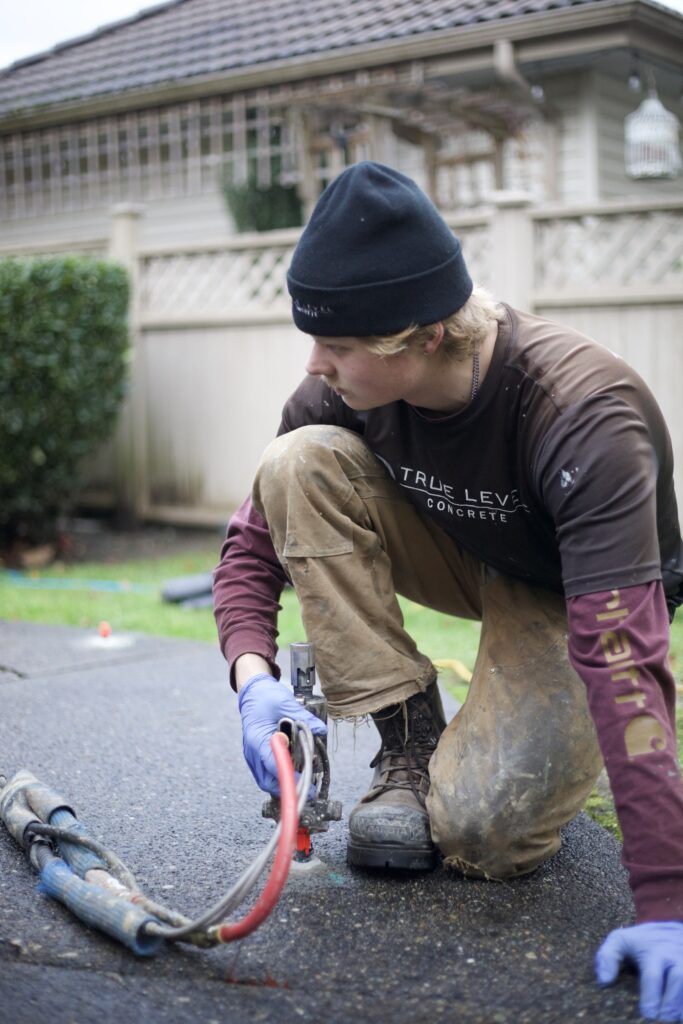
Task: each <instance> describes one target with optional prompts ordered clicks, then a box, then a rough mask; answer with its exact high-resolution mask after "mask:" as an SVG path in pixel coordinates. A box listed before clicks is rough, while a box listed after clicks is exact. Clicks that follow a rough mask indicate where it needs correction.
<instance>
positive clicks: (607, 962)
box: [595, 921, 683, 1021]
mask: <svg viewBox="0 0 683 1024" xmlns="http://www.w3.org/2000/svg"><path fill="white" fill-rule="evenodd" d="M625 960H628V961H630V962H631V963H633V964H635V965H636V966H637V968H638V971H639V972H640V1012H641V1014H642V1016H643V1017H645V1018H647V1020H661V1021H665V1020H668V1021H683V923H681V922H680V921H649V922H648V923H647V924H636V925H632V926H631V927H630V928H617V929H616V931H613V932H610V934H609V935H608V936H607V938H606V939H605V941H604V942H603V944H602V946H601V947H600V949H599V950H598V953H597V956H596V958H595V970H596V974H597V978H598V984H600V985H611V984H612V982H614V981H615V980H616V978H617V975H618V974H619V968H620V966H621V964H622V962H623V961H625Z"/></svg>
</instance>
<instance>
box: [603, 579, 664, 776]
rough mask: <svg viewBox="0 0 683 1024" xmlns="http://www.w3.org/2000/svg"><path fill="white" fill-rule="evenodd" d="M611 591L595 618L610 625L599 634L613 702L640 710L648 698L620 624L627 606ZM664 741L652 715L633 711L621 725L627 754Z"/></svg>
mask: <svg viewBox="0 0 683 1024" xmlns="http://www.w3.org/2000/svg"><path fill="white" fill-rule="evenodd" d="M611 594H612V596H611V598H610V600H608V601H607V602H606V604H605V610H604V611H602V612H598V614H597V615H596V617H595V618H596V621H597V622H598V623H599V624H600V625H602V624H605V625H609V628H608V629H605V630H603V632H602V633H601V634H600V646H601V648H602V653H603V655H604V657H605V661H606V662H607V665H608V666H609V667H610V668H611V670H612V671H611V674H610V679H611V681H612V683H614V684H615V687H616V688H617V691H618V692H615V693H614V703H615V704H620V705H623V704H633V705H635V708H636V709H637V710H638V711H640V710H642V709H644V708H645V705H646V702H647V698H646V694H645V691H644V690H642V689H641V687H640V674H639V671H638V666H637V665H636V662H635V660H634V658H633V656H632V650H631V643H630V641H629V638H628V635H627V633H626V630H625V629H623V628H621V625H622V624H623V621H624V619H626V618H627V617H628V613H629V610H628V608H627V607H626V606H625V605H624V604H623V602H622V600H621V595H620V593H619V591H618V590H612V591H611ZM666 743H667V738H666V732H665V730H664V726H663V725H662V723H661V722H660V721H659V720H658V719H656V718H655V717H654V716H653V715H648V714H636V715H635V716H634V717H633V718H631V719H630V720H629V721H628V722H627V723H626V726H625V727H624V744H625V746H626V753H627V754H628V756H629V757H641V756H642V755H643V754H652V753H655V752H656V751H658V750H664V749H665V748H666Z"/></svg>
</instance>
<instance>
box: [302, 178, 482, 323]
mask: <svg viewBox="0 0 683 1024" xmlns="http://www.w3.org/2000/svg"><path fill="white" fill-rule="evenodd" d="M287 287H288V289H289V294H290V295H291V296H292V315H293V317H294V323H295V324H296V326H297V327H298V328H299V330H301V331H305V332H306V334H317V335H319V336H320V337H336V338H339V337H344V336H348V337H364V336H367V335H370V334H391V333H394V332H396V331H401V330H403V329H404V328H406V327H409V326H410V325H411V324H417V325H422V324H433V323H436V322H437V321H438V320H443V319H445V318H446V317H447V316H450V315H451V313H455V311H456V310H458V309H460V307H461V306H463V305H464V304H465V303H466V302H467V300H468V299H469V297H470V295H471V294H472V280H471V278H470V275H469V274H468V273H467V268H466V266H465V261H464V259H463V256H462V252H461V251H460V243H459V242H458V239H457V238H456V237H455V235H454V234H453V232H452V231H451V230H450V228H449V227H448V225H447V224H446V223H445V221H444V220H443V219H442V217H441V215H440V214H439V213H438V211H437V209H436V207H435V206H434V204H433V203H432V202H431V201H430V200H429V199H428V198H427V196H426V195H425V194H424V192H422V190H421V189H419V188H418V186H417V185H416V184H415V182H414V181H412V180H411V179H410V178H407V177H406V176H405V175H404V174H400V173H399V172H398V171H395V170H393V168H391V167H385V166H384V165H383V164H377V163H373V162H370V161H365V162H363V163H359V164H354V165H353V166H352V167H348V168H347V169H346V170H345V171H343V172H342V173H341V174H340V175H339V177H338V178H336V179H335V180H334V181H333V182H332V183H331V184H330V185H328V187H327V188H326V189H325V191H324V192H323V194H322V195H321V197H320V199H319V200H318V202H317V204H316V207H315V209H314V210H313V213H312V215H311V219H310V221H309V222H308V224H307V226H306V228H305V230H304V232H303V234H302V236H301V238H300V240H299V244H298V245H297V247H296V250H295V252H294V256H293V257H292V265H291V266H290V268H289V272H288V274H287Z"/></svg>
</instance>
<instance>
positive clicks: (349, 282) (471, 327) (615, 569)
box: [215, 163, 683, 1020]
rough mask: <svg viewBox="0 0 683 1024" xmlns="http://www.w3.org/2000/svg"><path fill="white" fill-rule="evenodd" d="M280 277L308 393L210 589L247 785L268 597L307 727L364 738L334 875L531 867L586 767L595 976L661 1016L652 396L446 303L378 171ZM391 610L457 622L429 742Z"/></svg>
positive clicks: (344, 200)
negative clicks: (453, 673)
mask: <svg viewBox="0 0 683 1024" xmlns="http://www.w3.org/2000/svg"><path fill="white" fill-rule="evenodd" d="M511 258H514V257H513V254H511ZM288 286H289V291H290V294H291V296H292V300H293V317H294V321H295V323H296V325H297V326H298V327H299V328H300V329H301V330H302V331H305V332H306V333H308V334H310V335H311V336H312V339H313V344H312V350H311V355H310V358H309V361H308V364H307V366H306V370H307V373H308V374H309V376H308V377H307V378H306V379H305V380H304V382H303V383H302V384H301V385H300V387H299V388H298V389H297V391H296V392H295V393H294V395H293V396H292V397H291V398H290V399H289V401H288V402H287V404H286V406H285V408H284V412H283V416H282V424H281V427H280V430H279V436H278V438H277V439H276V440H275V441H274V442H273V443H272V444H271V445H270V447H269V448H268V449H267V451H266V453H265V455H264V457H263V460H262V462H261V465H260V467H259V470H258V473H257V476H256V480H255V484H254V489H253V493H252V496H251V498H250V499H249V500H248V501H247V502H245V504H244V505H243V506H242V508H241V509H240V510H239V511H238V512H237V513H236V515H235V516H234V518H233V519H232V521H231V523H230V526H229V529H228V536H227V539H226V543H225V546H224V548H223V554H222V561H221V563H220V565H219V566H218V568H217V570H216V574H215V608H216V619H217V623H218V629H219V634H220V638H221V644H222V648H223V651H224V653H225V655H226V657H227V658H228V660H229V661H230V663H231V680H232V683H233V686H234V687H235V688H236V689H237V690H238V691H239V703H240V711H241V714H242V719H243V736H244V751H245V756H246V758H247V760H248V762H249V764H250V766H251V769H252V772H253V773H254V776H255V778H256V781H257V782H258V784H259V785H260V786H261V787H262V788H264V789H266V790H267V791H270V792H273V790H274V788H275V786H276V782H275V778H274V766H273V764H272V761H271V759H270V754H269V750H268V737H269V736H270V734H271V733H272V732H273V731H274V729H275V728H276V725H277V721H278V719H279V718H280V717H282V716H283V715H287V714H291V713H292V706H291V700H292V698H291V696H290V694H289V691H288V690H287V688H286V687H284V686H283V684H281V683H280V682H278V681H277V677H278V670H277V667H276V665H275V661H274V656H275V636H276V614H277V609H278V603H277V602H278V598H279V595H280V592H281V589H282V586H283V584H284V583H285V580H286V579H290V580H291V582H292V583H293V585H294V587H295V588H296V591H297V595H298V597H299V601H300V603H301V610H302V616H303V621H304V624H305V627H306V632H307V636H308V638H309V640H311V641H313V642H314V643H315V648H316V657H317V664H318V670H319V674H320V679H321V683H322V686H323V690H324V692H325V695H326V697H327V699H328V704H329V709H330V713H331V715H332V716H333V717H354V716H357V715H368V714H369V715H371V716H372V718H373V720H374V722H375V724H376V725H377V729H378V731H379V734H380V739H381V743H380V749H379V752H378V754H377V756H376V758H375V759H374V760H373V762H372V764H373V766H374V767H375V776H374V779H373V782H372V786H371V788H370V791H369V792H368V793H367V794H366V795H365V796H364V797H363V798H362V799H361V801H360V802H359V803H358V804H357V806H356V807H355V808H354V809H353V811H352V812H351V815H350V819H349V844H348V857H349V861H350V863H352V864H356V865H359V866H369V867H372V866H384V865H389V866H395V867H403V868H415V869H424V868H428V867H431V866H432V865H433V863H434V858H435V849H436V848H438V849H439V850H440V851H441V853H442V854H443V856H444V863H445V864H446V866H447V867H452V868H455V869H458V870H460V871H461V872H463V873H464V874H466V875H470V876H474V877H488V878H494V879H496V878H510V877H514V876H517V875H522V874H525V873H528V872H530V871H533V870H534V868H536V867H537V866H538V865H539V864H540V863H541V862H542V861H544V860H545V859H546V858H548V857H549V856H551V855H552V854H553V853H554V852H555V851H556V850H557V849H558V847H559V844H560V838H559V829H560V827H561V826H562V825H563V824H565V823H566V822H567V821H569V820H570V819H571V818H572V817H573V816H574V815H575V814H576V813H577V812H578V811H579V810H580V808H581V806H582V805H583V802H584V800H585V799H586V797H587V795H588V793H589V792H590V790H591V787H592V785H593V783H594V780H595V778H596V776H597V774H598V772H599V769H600V767H601V763H602V758H604V763H605V765H606V767H607V771H608V773H609V777H610V781H611V785H612V789H613V792H614V797H615V802H616V806H617V811H618V814H619V819H620V822H621V826H622V830H623V835H624V854H623V857H624V863H625V865H626V867H627V868H628V871H629V874H630V881H631V886H632V889H633V895H634V901H635V905H636V912H637V924H636V925H635V926H633V927H630V928H624V929H619V930H618V931H616V932H613V933H612V934H611V935H610V936H609V937H608V938H607V940H606V942H605V943H604V944H603V946H602V947H601V950H600V952H599V954H598V959H597V973H598V980H599V982H600V983H601V984H609V983H611V982H612V981H614V980H615V978H616V976H617V974H618V971H619V965H620V963H621V961H622V960H623V959H625V958H630V959H633V960H635V961H636V962H637V963H638V965H639V966H640V969H641V1010H642V1012H643V1015H644V1016H646V1017H649V1018H656V1017H659V1018H660V1019H662V1020H681V1019H683V784H682V782H681V776H680V772H679V768H678V764H677V757H676V743H675V731H674V702H675V686H674V681H673V678H672V675H671V671H670V668H669V665H668V661H667V651H668V632H669V617H670V616H673V611H674V609H675V607H676V606H677V605H678V604H680V603H681V601H682V600H683V546H682V544H681V537H680V533H679V526H678V513H677V508H676V499H675V496H674V491H673V483H672V471H673V462H672V453H671V445H670V440H669V437H668V434H667V430H666V427H665V425H664V422H663V420H662V416H661V413H660V411H659V409H658V407H657V405H656V403H655V401H654V399H653V397H652V395H651V394H650V392H649V391H648V389H647V387H646V385H645V384H644V383H643V381H642V380H641V379H640V378H639V377H638V376H637V375H636V374H635V373H634V372H633V371H632V370H631V369H630V368H629V367H628V366H626V365H625V364H624V363H623V362H622V361H621V360H620V359H619V358H618V357H616V356H614V355H613V354H612V353H610V352H608V351H607V350H606V349H604V348H602V347H601V346H600V345H598V344H596V343H594V342H592V341H591V340H589V339H588V338H586V337H584V336H583V335H580V334H578V333H577V332H575V331H572V330H569V329H567V328H563V327H560V326H559V325H557V324H554V323H551V322H549V321H545V320H542V319H539V318H537V317H533V316H530V315H528V314H525V313H521V312H518V311H515V310H512V309H510V308H508V307H506V306H503V305H499V304H498V303H496V302H494V301H492V300H491V299H490V298H489V297H488V296H487V295H486V293H484V292H482V291H481V290H480V289H477V288H473V285H472V281H471V280H470V277H469V274H468V272H467V269H466V266H465V263H464V260H463V257H462V254H461V251H460V246H459V244H458V241H457V239H456V238H455V237H454V236H453V234H452V233H451V231H450V230H449V228H448V227H447V226H446V224H445V223H444V221H443V220H442V219H441V217H440V216H439V214H438V213H437V211H436V209H435V208H434V207H433V205H432V204H431V203H430V202H429V200H428V199H427V198H426V196H424V194H423V193H422V192H421V191H420V190H419V189H418V188H417V186H416V185H415V184H414V183H413V182H412V181H411V180H410V179H408V178H406V177H404V176H403V175H401V174H399V173H398V172H396V171H394V170H392V169H390V168H388V167H383V166H382V165H379V164H375V163H362V164H357V165H355V166H353V167H351V168H349V169H348V170H346V171H345V172H344V173H343V174H341V175H340V176H339V177H338V178H337V179H336V180H335V181H334V182H333V183H332V184H331V185H330V186H329V188H328V189H327V190H326V191H325V193H324V194H323V195H322V197H321V198H320V200H319V202H318V205H317V206H316V209H315V211H314V213H313V215H312V217H311V220H310V223H309V224H308V226H307V228H306V230H305V231H304V233H303V235H302V238H301V240H300V243H299V245H298V247H297V250H296V252H295V254H294V258H293V261H292V266H291V268H290V272H289V275H288ZM397 592H398V593H401V594H404V595H406V596H408V597H410V598H411V599H413V600H415V601H417V602H419V603H421V604H423V605H426V606H428V607H431V608H436V609H438V610H440V611H442V612H446V613H450V614H452V615H456V616H461V617H466V618H474V619H481V620H482V624H483V625H482V639H481V646H480V651H479V656H478V659H477V664H476V667H475V671H474V676H473V680H472V684H471V687H470V690H469V694H468V698H467V701H466V703H465V705H464V707H463V709H462V710H461V711H460V713H459V714H458V715H457V716H456V717H455V718H454V719H453V721H452V722H451V723H450V725H448V726H446V723H445V721H444V719H443V712H442V709H441V704H440V701H439V697H438V691H437V688H436V682H435V671H434V668H433V666H432V664H431V662H430V661H429V659H428V658H426V657H425V656H424V655H423V654H421V653H420V652H419V651H418V650H417V649H416V647H415V644H414V642H413V641H412V639H411V638H410V637H409V636H408V635H407V633H406V632H405V630H404V628H403V621H402V617H401V613H400V610H399V607H398V604H397V601H396V593H397ZM567 636H568V641H567ZM296 710H298V711H299V714H301V712H300V709H298V706H297V708H296ZM313 724H314V726H315V722H313ZM315 727H316V729H318V730H319V729H320V728H321V725H320V723H317V726H315ZM596 733H597V741H596ZM598 744H599V746H598ZM601 753H602V758H601Z"/></svg>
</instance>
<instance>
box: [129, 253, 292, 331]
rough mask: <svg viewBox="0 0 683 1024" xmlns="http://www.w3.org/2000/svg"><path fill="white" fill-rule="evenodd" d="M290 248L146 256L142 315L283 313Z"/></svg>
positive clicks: (287, 305)
mask: <svg viewBox="0 0 683 1024" xmlns="http://www.w3.org/2000/svg"><path fill="white" fill-rule="evenodd" d="M293 250H294V246H293V245H277V246H272V247H263V248H261V247H258V248H256V247H254V248H245V249H229V250H210V251H209V250H207V251H206V252H192V253H182V252H181V253H172V254H163V255H158V256H157V255H151V256H146V257H144V259H143V260H142V266H141V277H140V295H141V305H142V313H143V316H152V317H153V316H159V315H162V316H163V315H170V316H182V315H185V314H189V313H193V314H200V315H201V314H204V315H212V314H213V315H226V316H229V315H230V314H231V313H245V312H251V313H258V312H274V311H280V310H282V311H283V312H286V311H287V310H288V309H289V299H288V296H287V287H286V280H285V275H286V271H287V267H288V266H289V263H290V261H291V257H292V252H293Z"/></svg>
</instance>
